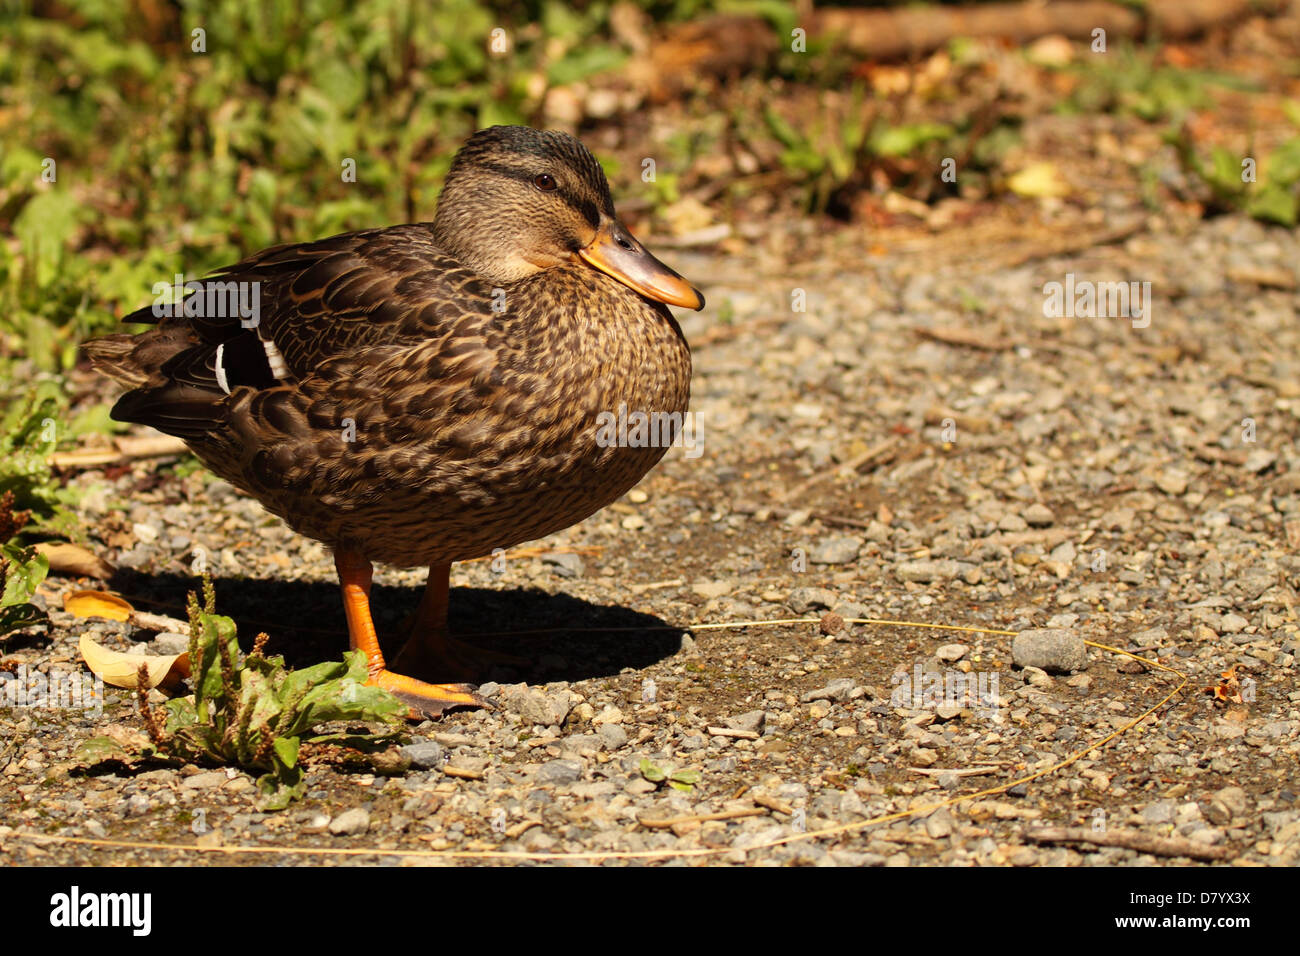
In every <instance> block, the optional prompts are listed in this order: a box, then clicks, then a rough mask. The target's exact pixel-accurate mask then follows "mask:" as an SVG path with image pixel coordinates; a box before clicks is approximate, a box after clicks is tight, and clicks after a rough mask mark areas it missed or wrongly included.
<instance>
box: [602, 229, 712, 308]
mask: <svg viewBox="0 0 1300 956" xmlns="http://www.w3.org/2000/svg"><path fill="white" fill-rule="evenodd" d="M578 255H580V256H582V258H583V261H584V262H586V263H587V264H588V265H591V266H594V267H595V268H597V269H599V270H600V271H601V272H603V273H605V274H606V275H608V276H612V277H613V278H615V279H617V280H618V281H619V282H621V283H623V284H624V285H625V286H627V287H628V288H629V289H634V290H636V291H637V292H639V293H641V294H642V295H643V296H645V297H646V298H648V299H654V300H655V301H656V302H664V303H666V304H668V305H677V306H681V307H682V308H684V309H702V308H704V296H702V295H700V293H699V290H698V289H696V288H695V287H694V286H693V285H691V284H690V283H689V282H687V281H686V280H685V279H683V278H682V277H681V276H679V275H678V274H677V273H676V272H674V271H673V270H672V269H669V268H668V267H667V266H666V265H664V264H663V263H662V262H660V261H659V260H658V259H656V258H655V257H654V256H652V255H650V253H649V252H648V251H647V250H646V247H645V246H643V245H641V243H639V242H637V240H636V237H635V236H633V235H632V233H630V232H628V231H627V228H626V227H625V226H624V225H623V224H622V223H621V222H614V223H610V224H608V225H604V226H602V227H601V228H600V231H599V232H598V233H596V238H595V239H593V240H592V241H591V243H590V244H589V245H587V246H585V247H583V248H582V249H579V250H578Z"/></svg>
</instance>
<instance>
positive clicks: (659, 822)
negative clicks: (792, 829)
mask: <svg viewBox="0 0 1300 956" xmlns="http://www.w3.org/2000/svg"><path fill="white" fill-rule="evenodd" d="M755 802H757V801H755ZM765 813H767V810H765V809H763V808H762V807H747V808H745V809H744V810H720V811H719V812H717V813H701V814H699V815H698V816H692V817H661V818H657V819H656V818H655V817H648V818H646V819H641V818H640V817H638V818H637V821H636V822H637V823H639V824H641V826H643V827H651V828H653V829H656V830H659V829H663V828H665V827H672V826H677V825H678V824H680V823H707V822H708V821H710V820H737V819H739V818H740V817H758V816H762V815H763V814H765Z"/></svg>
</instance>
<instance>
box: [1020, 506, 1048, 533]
mask: <svg viewBox="0 0 1300 956" xmlns="http://www.w3.org/2000/svg"><path fill="white" fill-rule="evenodd" d="M1020 517H1022V518H1024V519H1025V522H1026V523H1027V524H1028V525H1029V526H1030V527H1031V528H1047V527H1050V526H1051V525H1052V524H1053V523H1054V522H1055V521H1056V515H1054V514H1052V509H1051V508H1049V507H1047V505H1044V504H1041V503H1034V504H1032V505H1030V506H1029V507H1028V508H1026V509H1025V510H1024V511H1022V512H1020Z"/></svg>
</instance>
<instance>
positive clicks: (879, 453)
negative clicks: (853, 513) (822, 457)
mask: <svg viewBox="0 0 1300 956" xmlns="http://www.w3.org/2000/svg"><path fill="white" fill-rule="evenodd" d="M897 444H898V436H897V435H891V436H890V437H889V438H886V439H885V440H884V441H882V442H881V443H880V444H878V445H874V446H872V447H871V448H868V449H867V450H866V451H864V452H863V453H862V454H860V455H857V456H855V457H854V458H851V459H850V460H848V461H846V462H845V463H844V464H843V465H841V466H840V467H839V468H837V469H834V470H829V471H819V472H818V473H817V474H815V475H813V476H812V477H811V478H808V479H807V480H805V481H801V482H799V484H797V485H795V486H794V487H793V488H791V489H790V490H789V491H787V492H786V493H785V494H783V495H782V496H781V500H782V501H790V500H791V499H794V498H800V497H802V496H803V494H804V492H806V491H807V490H808V489H809V488H811V487H812V486H813V485H815V484H817V483H818V482H819V481H824V480H825V479H827V478H830V477H831V476H833V475H835V474H837V473H838V474H841V475H844V476H845V477H851V476H852V475H854V474H856V473H857V472H859V471H861V470H862V469H863V468H864V467H865V466H866V465H868V464H870V463H872V462H873V461H875V460H876V459H877V458H882V459H883V458H884V455H885V453H886V452H889V451H892V450H893V449H894V446H895V445H897ZM892 457H893V456H892V455H891V456H890V458H892ZM884 460H886V461H887V460H888V459H884Z"/></svg>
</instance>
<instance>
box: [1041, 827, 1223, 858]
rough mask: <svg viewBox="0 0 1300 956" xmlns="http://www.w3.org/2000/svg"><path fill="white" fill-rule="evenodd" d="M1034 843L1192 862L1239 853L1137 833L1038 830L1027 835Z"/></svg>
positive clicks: (1067, 828) (1185, 840)
mask: <svg viewBox="0 0 1300 956" xmlns="http://www.w3.org/2000/svg"><path fill="white" fill-rule="evenodd" d="M1024 835H1025V837H1026V838H1028V839H1030V840H1033V841H1034V842H1035V843H1093V844H1096V845H1097V846H1116V847H1122V848H1123V849H1126V850H1136V851H1137V852H1139V853H1150V854H1152V855H1153V856H1185V857H1190V858H1191V859H1193V860H1230V859H1232V858H1233V857H1234V856H1236V855H1237V851H1236V850H1234V849H1232V848H1231V847H1226V846H1208V845H1207V844H1204V843H1197V842H1195V841H1194V840H1188V839H1186V838H1184V837H1158V836H1152V835H1150V834H1148V833H1139V832H1138V831H1136V830H1105V831H1101V832H1098V831H1094V830H1089V829H1085V828H1084V827H1038V828H1036V829H1033V830H1027V831H1025V834H1024Z"/></svg>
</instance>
